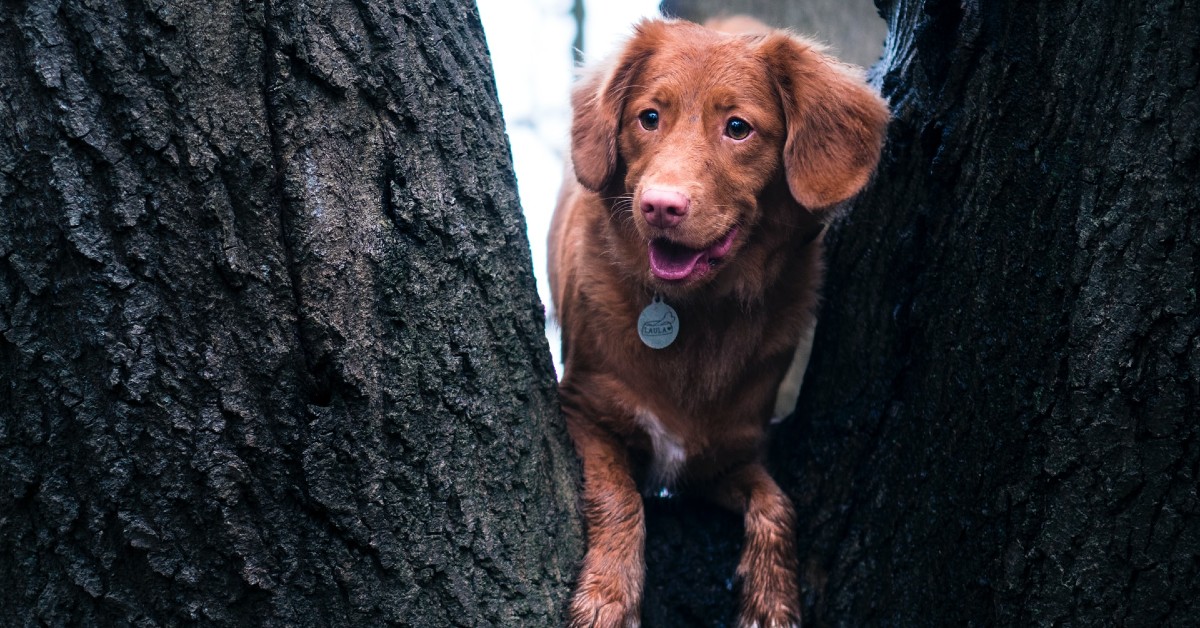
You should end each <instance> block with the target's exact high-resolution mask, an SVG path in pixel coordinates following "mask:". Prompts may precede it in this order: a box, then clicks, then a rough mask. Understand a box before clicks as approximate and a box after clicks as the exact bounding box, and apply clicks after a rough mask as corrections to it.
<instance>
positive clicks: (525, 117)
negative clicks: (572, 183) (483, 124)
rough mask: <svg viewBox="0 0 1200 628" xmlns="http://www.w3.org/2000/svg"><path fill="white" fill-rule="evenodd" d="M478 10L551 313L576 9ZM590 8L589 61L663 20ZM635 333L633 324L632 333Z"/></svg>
mask: <svg viewBox="0 0 1200 628" xmlns="http://www.w3.org/2000/svg"><path fill="white" fill-rule="evenodd" d="M478 6H479V14H480V17H481V18H482V20H483V28H484V32H485V33H486V35H487V42H488V50H489V51H490V52H491V56H492V66H493V67H494V68H495V72H496V87H497V90H498V91H499V93H500V106H501V108H503V110H504V122H505V125H506V126H507V128H508V139H509V142H510V143H511V144H512V153H513V164H514V167H515V169H516V172H517V187H518V192H519V193H520V196H521V207H522V208H524V210H525V221H526V223H527V225H528V228H529V244H530V247H531V248H532V249H533V250H532V253H533V272H534V275H536V276H537V282H538V294H539V295H540V296H541V299H542V303H543V304H544V305H545V306H546V307H547V309H549V307H550V285H549V283H548V282H547V277H546V234H547V233H548V232H549V230H550V216H551V214H552V213H553V212H554V201H555V200H556V199H557V196H558V188H559V185H561V183H562V172H563V159H564V158H565V157H566V154H567V148H568V142H569V133H570V128H571V109H570V104H569V102H568V96H569V93H570V88H571V80H572V78H573V76H574V72H575V70H574V60H573V58H572V54H571V46H572V45H573V42H574V41H575V19H574V18H573V17H572V15H571V6H572V2H571V0H516V1H514V0H478ZM585 7H586V9H585V11H586V13H585V18H584V24H585V28H584V58H585V59H588V60H595V59H603V58H604V57H606V56H608V54H610V53H611V52H612V51H613V50H614V49H615V47H616V46H617V45H618V44H620V43H621V42H622V41H624V39H625V38H626V37H628V35H629V33H630V28H631V27H632V25H633V24H634V23H635V22H637V21H638V20H639V19H641V18H643V17H648V16H654V15H658V1H657V0H603V1H597V0H591V1H589V2H586V3H585ZM635 331H636V330H635V329H634V327H633V325H632V324H631V326H630V333H634V332H635ZM546 338H547V340H548V341H549V342H550V351H551V353H552V354H553V355H554V364H555V367H556V368H558V370H559V372H560V373H561V372H562V363H561V357H560V356H559V353H558V350H559V336H558V329H557V328H556V327H555V326H554V325H553V324H551V325H548V326H547V329H546Z"/></svg>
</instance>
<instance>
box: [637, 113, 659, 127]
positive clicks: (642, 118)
mask: <svg viewBox="0 0 1200 628" xmlns="http://www.w3.org/2000/svg"><path fill="white" fill-rule="evenodd" d="M638 121H639V122H641V123H642V128H643V129H646V130H647V131H653V130H654V129H657V128H658V112H657V111H655V110H653V109H647V110H645V111H643V112H641V113H639V114H638Z"/></svg>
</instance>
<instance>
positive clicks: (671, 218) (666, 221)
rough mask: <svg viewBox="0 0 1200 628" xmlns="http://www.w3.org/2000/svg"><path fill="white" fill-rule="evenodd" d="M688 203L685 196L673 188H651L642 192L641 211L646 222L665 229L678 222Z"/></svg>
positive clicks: (685, 211)
mask: <svg viewBox="0 0 1200 628" xmlns="http://www.w3.org/2000/svg"><path fill="white" fill-rule="evenodd" d="M690 203H691V201H689V200H688V197H687V196H684V195H683V194H681V193H679V192H675V191H673V190H660V189H657V188H651V189H649V190H646V191H644V192H642V213H643V214H645V215H646V222H648V223H650V224H651V225H653V226H655V227H661V228H664V229H665V228H667V227H674V226H675V225H677V224H679V222H680V221H681V220H683V217H684V216H686V215H687V213H688V205H689V204H690Z"/></svg>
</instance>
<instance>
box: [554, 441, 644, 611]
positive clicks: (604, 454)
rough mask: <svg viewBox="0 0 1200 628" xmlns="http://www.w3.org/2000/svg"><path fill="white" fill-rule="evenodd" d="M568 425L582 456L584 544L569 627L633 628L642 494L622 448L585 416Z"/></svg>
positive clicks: (641, 574)
mask: <svg viewBox="0 0 1200 628" xmlns="http://www.w3.org/2000/svg"><path fill="white" fill-rule="evenodd" d="M567 427H568V429H569V431H570V433H571V438H572V439H573V440H574V441H575V448H576V450H577V451H578V452H579V457H580V458H581V459H582V460H583V511H584V519H585V520H586V522H587V537H588V549H587V555H586V556H585V557H584V560H583V570H582V571H581V572H580V575H579V581H578V583H576V588H575V596H574V598H573V599H572V600H571V613H570V626H571V627H572V628H636V627H637V626H638V624H639V618H640V616H641V600H642V581H643V579H644V577H645V563H644V559H643V550H644V546H645V541H646V526H645V514H644V511H643V506H642V497H641V495H639V494H638V492H637V485H636V483H635V482H634V480H633V476H632V475H631V473H630V466H629V457H628V455H627V453H626V451H625V448H624V447H623V446H621V444H620V443H618V442H617V441H616V440H615V439H614V438H613V437H612V435H610V434H607V433H605V432H604V431H602V430H601V429H600V428H599V427H597V426H595V425H593V424H591V423H590V422H588V421H587V420H586V419H581V418H577V417H568V419H567Z"/></svg>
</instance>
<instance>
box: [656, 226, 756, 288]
mask: <svg viewBox="0 0 1200 628" xmlns="http://www.w3.org/2000/svg"><path fill="white" fill-rule="evenodd" d="M737 232H738V228H737V227H734V228H732V229H730V230H729V232H728V233H726V234H725V235H723V236H721V239H719V240H717V241H716V242H715V243H714V244H712V245H710V246H708V247H706V248H703V249H693V248H691V247H687V246H684V245H682V244H679V243H678V242H672V241H671V240H668V239H666V238H655V239H653V240H651V241H650V272H652V273H654V276H655V277H658V278H659V279H662V280H664V281H685V280H687V279H693V278H696V277H700V276H701V275H703V274H704V273H707V272H708V271H709V269H710V268H712V267H713V266H716V265H717V264H718V263H720V261H721V260H722V259H723V258H724V257H725V256H726V255H728V254H729V249H731V248H733V239H734V237H736V236H737Z"/></svg>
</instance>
